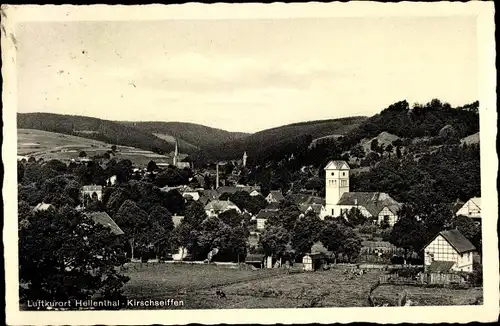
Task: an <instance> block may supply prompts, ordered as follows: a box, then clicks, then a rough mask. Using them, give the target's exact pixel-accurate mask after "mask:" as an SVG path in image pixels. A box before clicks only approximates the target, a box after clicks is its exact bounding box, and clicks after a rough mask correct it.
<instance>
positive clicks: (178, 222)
mask: <svg viewBox="0 0 500 326" xmlns="http://www.w3.org/2000/svg"><path fill="white" fill-rule="evenodd" d="M183 219H184V216H177V215H174V216H172V222H173V223H174V228H176V227H178V226H179V225H181V223H182V220H183Z"/></svg>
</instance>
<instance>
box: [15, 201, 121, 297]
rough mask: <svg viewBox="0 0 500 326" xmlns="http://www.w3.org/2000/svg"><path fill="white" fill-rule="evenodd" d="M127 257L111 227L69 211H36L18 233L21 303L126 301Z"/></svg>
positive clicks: (69, 209) (71, 210)
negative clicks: (121, 270) (124, 269)
mask: <svg viewBox="0 0 500 326" xmlns="http://www.w3.org/2000/svg"><path fill="white" fill-rule="evenodd" d="M122 253H123V248H122V246H121V245H120V244H119V242H118V241H117V238H116V236H115V235H113V234H112V233H111V232H110V230H109V229H108V228H105V227H103V226H101V225H98V224H95V223H94V221H93V220H92V219H90V218H87V217H86V216H85V215H82V214H81V213H79V212H77V211H75V210H74V209H72V208H70V207H67V206H66V207H64V208H61V209H60V210H59V211H55V210H49V211H43V212H37V213H36V214H35V216H33V218H29V223H27V224H26V225H25V226H24V227H23V228H21V229H20V230H19V281H20V283H22V284H25V286H23V287H21V288H20V300H21V302H26V301H27V300H50V301H53V300H55V301H66V300H88V299H91V298H102V299H110V300H116V299H124V296H123V294H122V287H123V285H124V284H125V283H126V282H127V281H128V279H129V278H128V277H125V276H123V275H120V274H119V273H118V272H117V267H119V266H121V265H122V264H123V263H124V261H125V260H124V256H123V254H122Z"/></svg>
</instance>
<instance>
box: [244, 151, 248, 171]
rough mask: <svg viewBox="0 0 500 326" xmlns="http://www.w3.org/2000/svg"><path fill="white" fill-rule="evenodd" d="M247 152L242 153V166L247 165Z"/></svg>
mask: <svg viewBox="0 0 500 326" xmlns="http://www.w3.org/2000/svg"><path fill="white" fill-rule="evenodd" d="M247 158H248V156H247V152H245V153H243V167H245V166H247Z"/></svg>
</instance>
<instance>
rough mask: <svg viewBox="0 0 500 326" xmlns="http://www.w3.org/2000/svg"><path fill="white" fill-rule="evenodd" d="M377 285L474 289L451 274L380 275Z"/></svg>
mask: <svg viewBox="0 0 500 326" xmlns="http://www.w3.org/2000/svg"><path fill="white" fill-rule="evenodd" d="M378 284H380V285H406V286H420V287H438V288H451V289H468V288H473V287H475V285H474V284H470V283H467V282H466V280H465V278H463V277H462V276H461V275H458V274H452V273H430V274H426V273H420V274H419V275H418V276H414V277H402V276H397V275H392V274H387V275H381V276H380V277H379V281H378Z"/></svg>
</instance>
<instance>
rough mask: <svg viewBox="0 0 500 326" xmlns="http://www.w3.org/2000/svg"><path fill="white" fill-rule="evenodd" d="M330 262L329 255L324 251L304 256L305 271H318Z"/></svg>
mask: <svg viewBox="0 0 500 326" xmlns="http://www.w3.org/2000/svg"><path fill="white" fill-rule="evenodd" d="M327 263H328V257H327V256H326V255H325V254H324V253H323V252H314V253H308V254H306V255H305V256H304V257H303V258H302V264H304V271H309V272H312V271H316V270H318V269H320V268H322V267H323V266H324V265H326V264H327Z"/></svg>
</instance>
